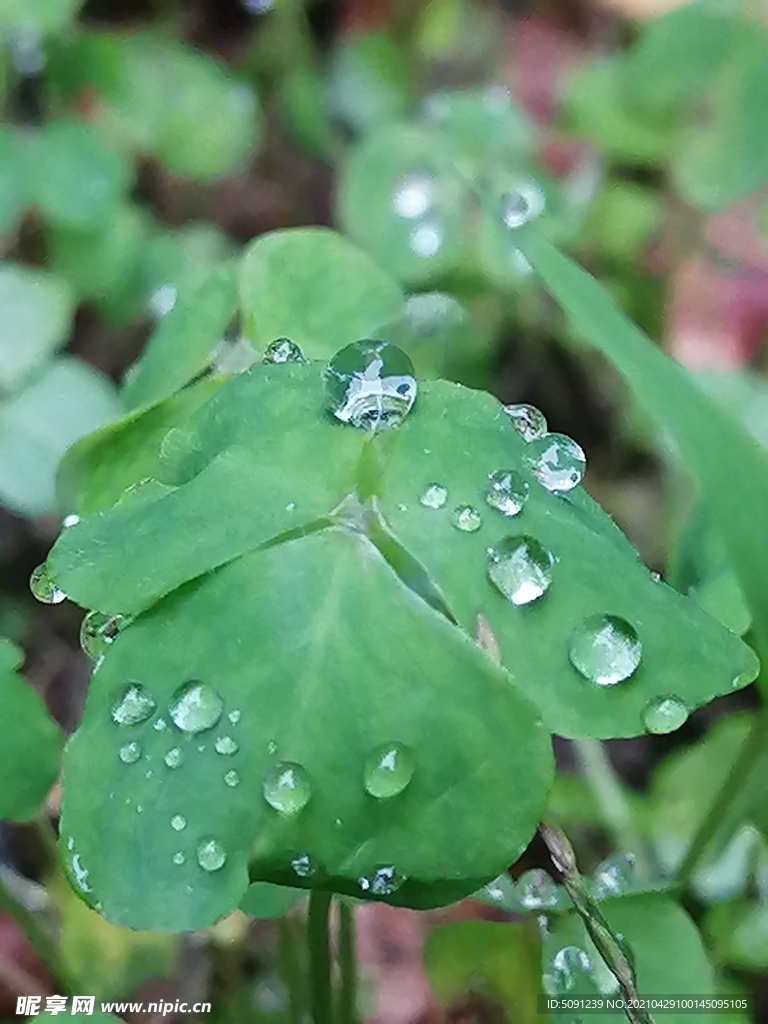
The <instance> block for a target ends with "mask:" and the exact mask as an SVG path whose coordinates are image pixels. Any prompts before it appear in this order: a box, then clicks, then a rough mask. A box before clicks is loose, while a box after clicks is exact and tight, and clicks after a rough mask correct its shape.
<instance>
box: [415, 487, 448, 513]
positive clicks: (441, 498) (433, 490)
mask: <svg viewBox="0 0 768 1024" xmlns="http://www.w3.org/2000/svg"><path fill="white" fill-rule="evenodd" d="M419 501H420V502H421V504H422V505H423V506H424V508H444V507H445V503H446V501H448V488H447V487H443V485H442V484H427V486H426V487H425V488H424V490H423V491H422V494H421V497H420V498H419Z"/></svg>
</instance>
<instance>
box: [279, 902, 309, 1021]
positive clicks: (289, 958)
mask: <svg viewBox="0 0 768 1024" xmlns="http://www.w3.org/2000/svg"><path fill="white" fill-rule="evenodd" d="M278 959H279V962H280V977H281V980H282V982H283V985H284V986H285V990H286V992H287V993H288V1022H289V1024H301V1022H302V1020H303V1019H304V988H303V985H302V977H301V969H300V966H299V959H298V957H297V955H296V940H295V938H294V934H293V930H292V928H291V922H290V921H289V920H288V918H287V917H281V918H280V921H279V923H278Z"/></svg>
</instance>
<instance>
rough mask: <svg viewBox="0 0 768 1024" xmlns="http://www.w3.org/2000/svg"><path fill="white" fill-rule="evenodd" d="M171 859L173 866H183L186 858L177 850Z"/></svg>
mask: <svg viewBox="0 0 768 1024" xmlns="http://www.w3.org/2000/svg"><path fill="white" fill-rule="evenodd" d="M171 859H172V860H173V863H174V864H183V863H184V861H185V860H186V859H187V858H186V857H185V856H184V854H183V853H182V852H181V850H179V851H178V852H177V853H174V855H173V857H172V858H171Z"/></svg>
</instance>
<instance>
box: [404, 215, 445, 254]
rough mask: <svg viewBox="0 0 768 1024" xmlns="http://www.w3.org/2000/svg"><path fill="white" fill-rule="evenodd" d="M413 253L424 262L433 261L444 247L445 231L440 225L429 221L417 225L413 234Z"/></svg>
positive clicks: (411, 243) (411, 239)
mask: <svg viewBox="0 0 768 1024" xmlns="http://www.w3.org/2000/svg"><path fill="white" fill-rule="evenodd" d="M410 246H411V252H412V253H413V254H414V256H418V257H419V259H422V260H431V259H433V258H434V257H435V256H437V254H438V253H439V252H440V249H441V248H442V246H443V231H442V228H441V227H440V225H439V224H437V223H436V222H434V221H427V222H425V223H424V224H417V226H416V227H415V228H414V229H413V231H412V232H411V238H410Z"/></svg>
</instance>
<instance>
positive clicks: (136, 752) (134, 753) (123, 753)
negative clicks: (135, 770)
mask: <svg viewBox="0 0 768 1024" xmlns="http://www.w3.org/2000/svg"><path fill="white" fill-rule="evenodd" d="M140 757H141V747H140V746H139V744H138V743H126V744H125V745H124V746H122V747H120V760H121V761H122V762H123V764H134V763H135V762H136V761H138V760H139V758H140Z"/></svg>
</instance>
